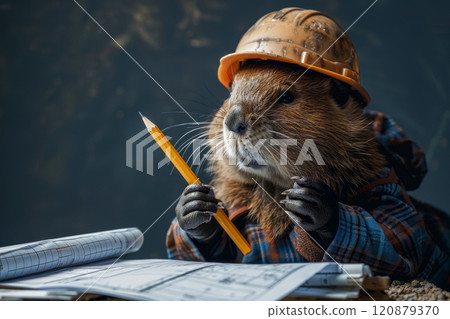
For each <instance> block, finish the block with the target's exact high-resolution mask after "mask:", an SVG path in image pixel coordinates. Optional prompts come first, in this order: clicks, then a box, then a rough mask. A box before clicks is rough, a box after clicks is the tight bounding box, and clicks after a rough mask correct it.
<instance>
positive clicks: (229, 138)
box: [210, 61, 362, 186]
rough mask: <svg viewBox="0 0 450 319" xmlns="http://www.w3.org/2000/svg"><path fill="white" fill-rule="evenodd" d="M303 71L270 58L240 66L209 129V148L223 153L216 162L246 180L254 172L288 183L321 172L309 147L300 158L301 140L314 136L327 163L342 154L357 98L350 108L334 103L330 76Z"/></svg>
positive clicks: (357, 109)
mask: <svg viewBox="0 0 450 319" xmlns="http://www.w3.org/2000/svg"><path fill="white" fill-rule="evenodd" d="M304 71H305V69H304V68H301V67H297V66H292V65H290V64H285V63H277V62H273V61H270V62H265V61H264V62H263V61H261V62H260V63H258V62H254V63H251V64H248V65H244V66H243V67H241V68H240V69H239V71H238V73H237V74H236V75H235V78H234V82H233V85H232V90H231V92H230V97H229V98H228V99H227V100H226V101H225V102H224V104H223V105H222V107H221V108H220V110H219V111H218V112H217V113H216V116H215V118H214V120H213V123H214V124H216V125H215V127H216V130H215V131H214V132H213V131H211V134H210V135H211V137H212V141H213V142H212V143H211V144H213V145H211V147H212V148H215V149H216V151H218V152H222V153H223V154H222V155H223V159H224V160H223V161H221V163H219V165H227V166H228V169H230V170H231V172H232V173H233V174H234V175H235V176H236V177H239V178H240V179H241V180H246V181H247V182H249V179H250V180H251V178H252V177H255V176H258V177H262V178H264V179H267V180H271V181H274V182H275V183H276V184H278V185H280V186H286V185H290V184H291V181H290V179H289V178H290V177H291V176H294V175H299V176H312V177H317V175H318V174H320V173H324V168H321V167H318V166H320V165H319V163H318V162H317V158H315V157H314V156H312V157H311V155H314V154H311V150H309V151H310V152H309V154H310V155H309V157H304V158H303V159H304V160H302V158H301V153H302V147H304V145H305V140H312V141H313V143H314V146H316V147H317V150H318V151H319V153H320V154H319V155H320V156H321V157H322V159H323V161H324V164H325V165H327V164H328V163H327V161H329V160H332V161H336V160H338V159H339V156H341V155H343V152H344V153H345V151H344V150H343V149H341V148H340V147H339V145H342V143H343V141H342V140H343V139H344V140H345V139H347V140H350V139H351V134H352V132H350V131H351V126H352V124H351V123H352V120H353V119H354V118H355V119H356V118H358V117H359V116H360V115H361V114H362V112H361V109H360V108H359V107H358V106H357V105H356V103H353V104H355V105H353V107H352V105H350V106H347V105H339V104H338V103H337V102H336V98H335V96H334V95H333V94H334V93H333V92H334V91H333V90H334V89H335V88H334V86H333V80H332V79H331V78H329V77H327V76H325V75H322V74H320V73H317V72H314V71H311V70H308V71H307V72H304ZM303 73H304V74H303ZM302 74H303V75H302ZM300 76H301V77H300ZM299 77H300V78H299ZM341 100H343V101H344V102H346V101H347V100H348V97H347V98H345V97H344V98H342V97H341ZM343 104H344V103H343ZM347 104H348V103H347ZM219 125H220V126H221V129H220V130H217V127H218V126H219ZM349 130H350V131H349ZM344 148H345V147H344ZM313 153H314V152H313Z"/></svg>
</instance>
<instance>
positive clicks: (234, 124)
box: [225, 105, 248, 135]
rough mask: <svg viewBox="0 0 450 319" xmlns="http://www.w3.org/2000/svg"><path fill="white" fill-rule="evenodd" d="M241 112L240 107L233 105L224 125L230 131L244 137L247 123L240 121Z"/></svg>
mask: <svg viewBox="0 0 450 319" xmlns="http://www.w3.org/2000/svg"><path fill="white" fill-rule="evenodd" d="M241 111H242V107H241V106H240V105H233V107H232V108H231V109H230V111H229V112H228V115H227V117H226V118H225V125H226V126H227V127H228V129H229V130H230V131H232V132H235V133H237V134H239V135H244V134H245V132H247V129H248V123H246V122H244V120H243V119H242V117H241Z"/></svg>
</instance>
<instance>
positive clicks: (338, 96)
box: [331, 79, 352, 107]
mask: <svg viewBox="0 0 450 319" xmlns="http://www.w3.org/2000/svg"><path fill="white" fill-rule="evenodd" d="M351 90H352V89H351V87H350V85H348V84H347V83H344V82H342V81H339V80H336V79H331V96H332V97H333V99H334V100H335V101H336V103H337V104H338V105H339V106H340V107H344V105H345V103H347V101H348V98H349V97H350V92H351Z"/></svg>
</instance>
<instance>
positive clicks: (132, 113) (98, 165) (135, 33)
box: [0, 0, 450, 258]
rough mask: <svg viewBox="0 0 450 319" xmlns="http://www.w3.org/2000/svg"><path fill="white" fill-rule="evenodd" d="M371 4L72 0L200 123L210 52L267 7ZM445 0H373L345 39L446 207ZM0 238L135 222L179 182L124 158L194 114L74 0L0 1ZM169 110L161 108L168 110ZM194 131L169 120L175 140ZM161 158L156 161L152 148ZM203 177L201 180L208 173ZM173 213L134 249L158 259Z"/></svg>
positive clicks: (209, 100) (165, 200)
mask: <svg viewBox="0 0 450 319" xmlns="http://www.w3.org/2000/svg"><path fill="white" fill-rule="evenodd" d="M371 2H372V1H367V0H365V1H361V0H353V1H339V2H338V1H331V0H328V1H327V0H321V1H225V0H197V1H194V0H186V1H173V0H168V1H84V0H83V1H80V4H82V5H83V6H84V7H85V8H86V9H87V10H88V11H89V12H90V13H91V14H92V15H93V16H94V17H95V18H96V19H97V20H98V21H99V22H100V24H102V25H103V26H104V28H105V29H106V30H108V31H109V32H110V33H111V34H112V35H113V36H114V37H115V38H116V39H118V40H119V41H121V43H123V45H124V46H125V48H126V49H127V50H128V51H129V52H130V53H131V54H132V55H133V56H134V57H135V58H136V59H137V60H138V61H139V62H140V63H141V64H142V65H143V66H144V67H145V68H146V69H147V70H148V71H149V72H150V73H151V74H152V75H153V76H154V77H155V78H156V79H157V80H158V81H159V82H160V83H161V84H162V85H163V86H164V87H165V88H166V89H167V90H168V91H169V92H170V93H171V94H173V96H174V97H175V98H176V99H177V100H178V101H179V102H180V103H181V104H182V105H183V106H184V107H185V108H186V109H187V110H189V111H190V112H192V115H193V116H194V117H195V118H196V119H197V120H199V121H200V120H203V119H204V118H205V116H207V115H210V114H212V113H213V112H214V110H215V109H217V108H218V107H219V106H220V104H221V101H223V100H224V99H225V98H226V96H227V91H226V90H225V88H223V87H222V86H221V85H220V83H219V82H218V80H217V77H216V72H217V67H218V61H219V58H220V57H222V56H223V55H225V54H227V53H231V52H232V51H233V50H234V48H235V46H236V45H237V43H238V41H239V39H240V37H241V36H242V35H243V33H244V32H245V31H246V30H247V29H248V28H249V27H250V26H251V25H252V24H253V23H254V22H255V21H256V20H257V19H258V18H260V17H261V16H263V15H264V14H266V13H268V12H270V11H273V10H277V9H281V8H283V7H287V6H300V7H304V8H312V9H318V10H321V11H323V12H325V13H327V14H329V15H331V16H333V17H335V19H336V20H337V21H339V22H340V23H341V25H342V26H343V27H344V28H346V27H347V26H349V25H350V24H351V23H352V22H353V21H354V20H355V19H356V18H357V17H358V16H359V15H360V14H361V13H362V12H363V11H364V10H365V9H366V8H367V7H368V6H369V5H370V4H371ZM449 12H450V2H448V1H445V0H442V1H426V2H423V1H394V0H390V1H388V0H384V1H383V0H380V1H378V3H377V4H375V5H374V7H373V8H372V9H371V10H370V11H369V12H368V13H367V14H366V15H365V16H364V17H362V18H361V20H360V21H359V22H357V23H356V24H355V25H354V27H353V28H352V29H351V30H350V31H349V34H350V36H351V38H352V40H353V42H354V44H355V46H356V48H357V50H358V53H359V57H360V64H361V78H362V82H363V84H364V85H365V87H366V88H367V89H368V90H369V92H370V93H371V95H372V103H371V105H370V108H372V109H377V110H381V111H383V112H385V113H387V114H389V115H391V116H393V117H394V118H395V119H396V120H397V121H398V123H400V124H401V125H402V126H403V127H404V128H405V130H406V132H407V133H408V134H409V135H410V136H411V137H413V138H414V139H415V140H416V141H417V142H418V143H419V144H420V145H421V146H422V147H423V148H424V149H425V150H426V152H427V154H428V165H429V173H428V176H427V177H426V179H425V181H424V183H423V184H422V186H421V188H420V189H419V190H418V191H416V192H415V194H416V196H418V197H420V198H422V199H424V200H426V201H428V202H430V203H432V204H434V205H436V206H438V207H440V208H442V209H444V210H446V211H447V212H449V211H450V203H449V195H450V193H449V191H448V189H449V187H448V179H449V177H450V174H449V171H450V166H449V165H448V159H449V155H450V151H449V145H448V144H449V135H450V108H449V101H450V99H449V91H450V87H449V84H450V67H449V56H450V13H449ZM0 30H1V31H0V149H1V165H0V181H1V188H0V214H1V215H0V216H1V219H0V246H4V245H10V244H16V243H21V242H27V241H32V240H38V239H44V238H51V237H58V236H67V235H72V234H78V233H86V232H92V231H100V230H108V229H114V228H121V227H128V226H136V227H139V228H140V229H141V230H145V229H146V228H147V227H148V226H149V225H150V224H151V223H153V222H154V220H155V219H156V218H157V217H159V216H160V215H161V214H162V213H163V212H164V210H165V209H166V208H167V207H168V206H169V205H170V204H171V203H172V202H173V201H174V200H175V199H176V198H177V197H178V196H179V194H180V192H181V191H182V189H183V188H184V187H185V182H184V180H183V179H182V178H181V176H180V175H179V174H178V173H177V172H174V173H173V174H172V175H170V170H171V166H166V167H164V168H163V169H161V170H158V171H156V173H155V175H154V176H149V175H146V174H144V173H141V172H139V171H137V170H135V169H132V168H128V167H126V166H125V141H126V140H127V139H128V138H130V137H132V136H133V135H134V134H136V133H137V132H139V131H140V130H142V129H143V123H142V121H141V119H140V118H139V116H138V111H141V112H143V113H144V114H146V115H148V116H149V117H151V119H152V120H153V121H154V122H156V123H157V124H158V125H159V126H160V127H161V128H164V127H168V126H170V125H173V124H177V123H184V122H190V121H191V120H190V119H189V117H187V116H186V115H185V114H184V113H180V112H179V111H180V110H179V108H178V107H177V106H176V105H175V104H174V103H173V102H172V101H171V100H170V99H169V98H168V97H167V96H166V95H165V94H164V93H163V92H162V91H161V89H160V88H158V87H157V86H156V85H155V83H154V82H152V81H151V80H150V79H149V78H148V77H147V76H146V75H145V74H144V73H143V72H142V71H141V70H140V69H139V68H138V67H137V66H136V65H135V64H134V63H133V62H132V61H131V60H130V59H129V58H128V57H127V56H126V55H125V54H124V53H123V52H122V51H121V50H120V49H118V48H117V47H116V45H115V44H114V43H113V42H112V40H111V39H109V38H108V37H107V35H106V34H105V33H103V31H101V30H100V29H99V28H98V26H96V25H95V24H94V23H93V22H92V21H91V20H90V19H89V18H88V17H87V16H86V15H85V14H84V13H83V12H82V11H81V10H80V8H79V7H78V6H76V4H75V3H74V2H73V1H69V0H67V1H12V0H10V1H0ZM167 112H169V113H167ZM188 130H189V128H187V127H181V128H178V129H169V130H168V131H167V134H168V135H170V136H173V137H174V140H176V139H177V138H178V137H180V136H181V135H182V134H183V133H185V132H187V131H188ZM159 156H160V157H159V159H162V155H161V152H159ZM201 176H202V178H203V180H204V181H208V177H207V176H206V175H205V174H204V173H203V174H202V175H201ZM173 217H174V212H173V209H171V210H169V211H168V212H167V213H166V214H165V215H164V216H163V217H162V218H161V219H160V220H159V221H158V222H157V223H155V225H154V226H153V228H152V229H151V230H149V232H148V233H147V234H146V236H145V243H144V246H143V248H142V249H141V251H140V252H139V253H137V254H135V255H134V256H133V257H147V258H157V257H165V256H166V255H165V248H164V239H165V234H166V230H167V228H168V226H169V224H170V221H171V220H172V218H173Z"/></svg>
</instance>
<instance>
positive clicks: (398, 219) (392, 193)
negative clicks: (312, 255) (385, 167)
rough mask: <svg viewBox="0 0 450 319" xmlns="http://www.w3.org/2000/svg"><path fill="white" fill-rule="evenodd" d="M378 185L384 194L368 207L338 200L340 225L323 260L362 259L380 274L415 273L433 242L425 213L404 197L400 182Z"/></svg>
mask: <svg viewBox="0 0 450 319" xmlns="http://www.w3.org/2000/svg"><path fill="white" fill-rule="evenodd" d="M377 189H378V190H380V189H381V190H382V192H381V193H382V195H380V196H378V197H376V198H373V199H372V200H369V201H368V204H367V205H365V206H366V207H365V208H362V207H360V206H356V205H346V204H342V203H340V204H339V227H338V230H337V233H336V236H335V238H334V240H333V241H332V243H331V244H330V246H329V247H328V249H327V251H326V253H325V254H324V256H323V261H332V260H333V259H334V260H336V261H338V262H344V263H350V262H353V263H354V262H361V263H365V264H368V265H370V266H371V269H372V271H374V272H375V273H378V274H384V275H392V276H395V277H399V278H411V277H413V276H416V275H417V273H418V272H419V270H420V268H421V266H422V262H423V260H425V259H426V256H425V254H426V252H427V250H429V248H430V247H429V246H430V245H431V244H432V243H430V241H429V236H428V235H427V232H426V228H425V224H424V221H423V218H422V215H421V214H420V213H418V212H417V211H416V210H415V209H414V207H413V206H412V205H407V204H406V203H405V202H404V201H403V200H402V199H401V196H399V195H400V194H402V190H401V188H400V186H399V185H397V184H388V185H382V186H379V187H377Z"/></svg>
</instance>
